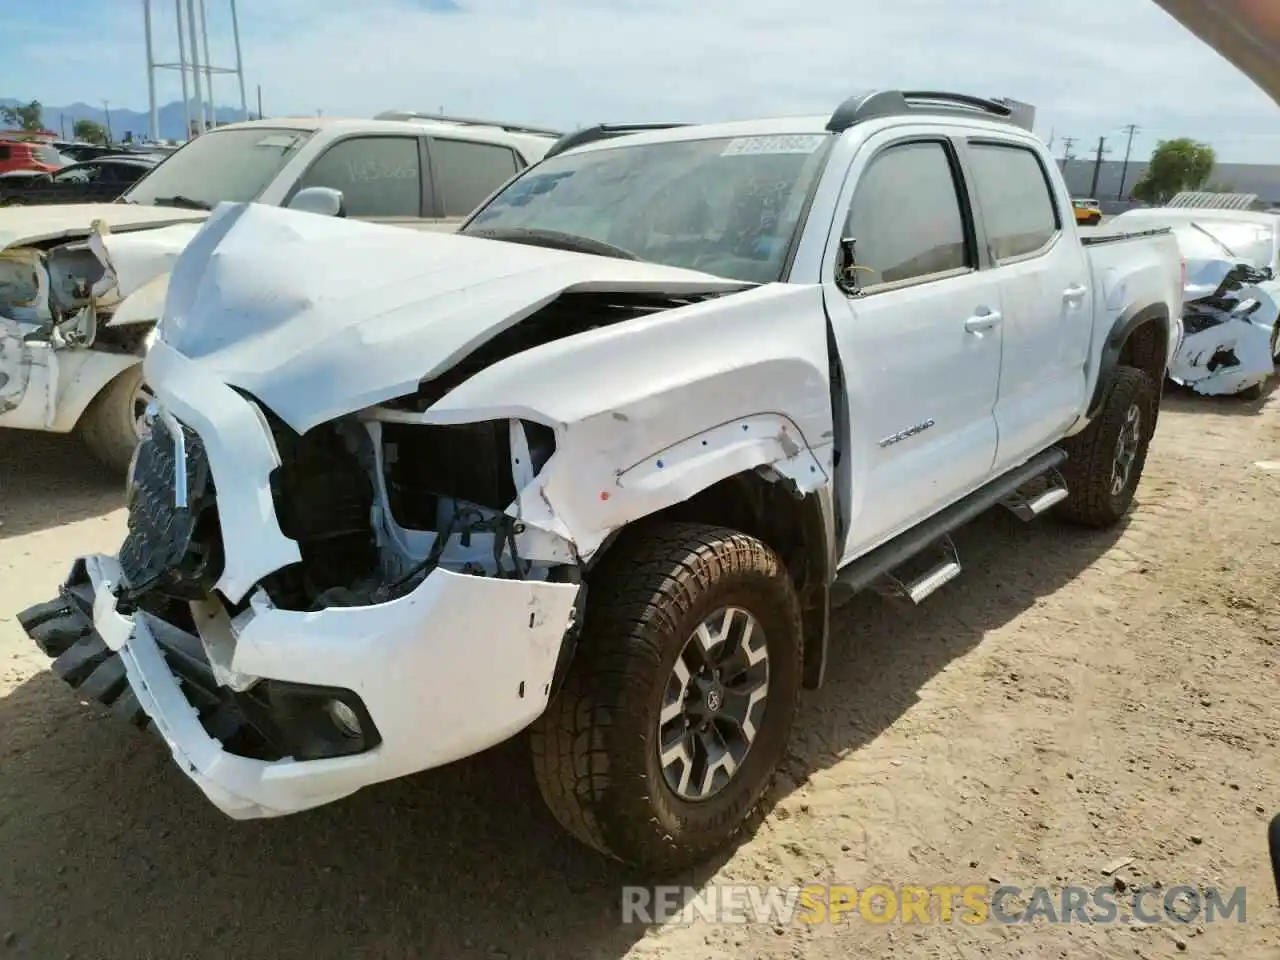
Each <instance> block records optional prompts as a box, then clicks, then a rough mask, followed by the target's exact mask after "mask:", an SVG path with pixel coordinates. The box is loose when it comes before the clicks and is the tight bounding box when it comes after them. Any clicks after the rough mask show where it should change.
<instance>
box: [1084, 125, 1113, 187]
mask: <svg viewBox="0 0 1280 960" xmlns="http://www.w3.org/2000/svg"><path fill="white" fill-rule="evenodd" d="M1109 152H1110V150H1109V149H1108V147H1107V138H1106V137H1099V138H1098V152H1097V153H1096V154H1095V155H1094V158H1093V182H1092V183H1091V184H1089V196H1090V197H1092V198H1095V199H1096V198H1097V196H1098V174H1099V173H1100V172H1101V171H1102V155H1103V154H1104V153H1109Z"/></svg>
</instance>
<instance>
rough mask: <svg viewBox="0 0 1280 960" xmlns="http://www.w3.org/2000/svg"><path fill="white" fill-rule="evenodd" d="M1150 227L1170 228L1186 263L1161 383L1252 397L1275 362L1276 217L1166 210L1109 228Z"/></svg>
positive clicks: (1278, 359) (1278, 309)
mask: <svg viewBox="0 0 1280 960" xmlns="http://www.w3.org/2000/svg"><path fill="white" fill-rule="evenodd" d="M1150 227H1169V228H1171V229H1172V231H1173V234H1174V236H1175V237H1176V238H1177V240H1178V246H1179V248H1180V249H1181V251H1182V255H1183V258H1184V260H1185V262H1186V280H1185V287H1184V291H1183V302H1184V306H1183V317H1182V322H1183V336H1182V340H1181V342H1180V343H1179V345H1178V350H1177V353H1176V354H1175V355H1174V358H1173V362H1172V363H1171V364H1170V366H1169V379H1171V380H1172V381H1173V382H1174V383H1177V384H1178V385H1179V386H1183V387H1188V388H1190V389H1191V390H1194V391H1195V392H1196V393H1200V394H1204V395H1206V396H1226V395H1235V396H1240V397H1244V398H1250V397H1256V396H1258V395H1259V394H1260V393H1261V390H1262V387H1263V385H1264V384H1265V383H1266V382H1267V379H1268V378H1269V377H1271V376H1272V374H1273V373H1274V372H1275V369H1276V367H1277V366H1278V365H1280V324H1278V323H1277V318H1278V317H1280V279H1278V278H1277V275H1276V272H1277V268H1280V217H1278V216H1277V215H1276V214H1273V213H1261V212H1253V211H1239V210H1214V209H1203V208H1181V207H1168V208H1152V209H1143V210H1130V211H1128V212H1127V213H1123V214H1121V215H1120V216H1117V217H1115V218H1114V219H1113V220H1112V221H1111V225H1110V228H1112V229H1119V230H1130V229H1145V228H1150Z"/></svg>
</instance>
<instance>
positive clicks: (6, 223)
mask: <svg viewBox="0 0 1280 960" xmlns="http://www.w3.org/2000/svg"><path fill="white" fill-rule="evenodd" d="M208 216H209V213H208V211H205V210H183V209H180V208H178V207H144V206H141V205H139V204H131V203H65V204H63V203H55V204H45V205H40V204H37V205H34V206H17V207H0V250H6V249H8V248H9V247H16V246H21V245H24V244H29V243H40V242H42V241H46V240H63V239H73V238H79V237H86V236H88V235H89V233H90V232H91V231H92V229H93V222H94V221H95V220H101V221H103V222H104V223H105V224H106V225H107V227H108V228H109V229H112V230H144V229H149V228H152V227H162V226H166V225H167V224H171V223H191V222H198V221H200V220H204V219H205V218H206V217H208Z"/></svg>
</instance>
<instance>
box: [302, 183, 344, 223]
mask: <svg viewBox="0 0 1280 960" xmlns="http://www.w3.org/2000/svg"><path fill="white" fill-rule="evenodd" d="M289 209H290V210H301V211H302V212H303V213H318V214H320V216H322V217H345V216H346V215H347V210H346V203H345V202H344V200H343V197H342V191H341V190H334V189H333V188H332V187H305V188H304V189H302V190H299V191H298V192H297V193H295V194H294V195H293V199H292V200H290V201H289Z"/></svg>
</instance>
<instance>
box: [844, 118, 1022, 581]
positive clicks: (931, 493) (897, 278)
mask: <svg viewBox="0 0 1280 960" xmlns="http://www.w3.org/2000/svg"><path fill="white" fill-rule="evenodd" d="M850 242H851V243H852V247H853V251H854V261H855V263H854V268H853V270H852V272H851V273H850V272H849V271H848V270H847V269H846V270H844V271H843V276H844V278H845V279H844V280H841V279H840V271H839V270H838V269H836V268H834V267H835V266H836V265H834V264H833V265H832V267H833V268H829V269H828V278H827V279H826V281H825V283H824V290H825V295H826V300H827V305H828V306H827V309H828V314H829V316H830V318H831V325H832V330H833V332H834V336H835V340H836V345H837V348H838V351H839V355H840V365H841V375H842V378H843V381H844V392H845V394H846V396H847V404H846V405H845V409H843V410H840V409H837V410H836V416H837V421H838V423H839V422H841V421H842V423H841V425H840V426H838V427H837V430H838V431H839V434H840V435H841V437H842V438H845V448H844V449H843V450H842V451H841V458H840V462H839V463H838V464H837V468H836V470H837V483H838V484H839V489H840V490H841V492H842V494H843V497H844V498H845V499H844V502H845V503H847V504H849V508H848V515H847V516H846V517H845V518H844V521H845V522H846V523H847V524H848V531H849V532H848V535H847V537H846V543H845V551H844V555H845V559H848V558H851V557H853V556H856V555H858V554H860V553H863V552H865V551H866V550H867V549H870V548H872V547H874V546H876V545H877V544H879V543H882V542H884V541H885V540H887V539H889V538H890V537H892V536H894V535H896V534H897V533H900V532H901V531H903V530H905V529H907V528H909V527H910V526H913V525H914V524H916V523H918V522H919V521H920V520H922V519H924V518H926V517H928V516H930V515H931V514H933V513H935V512H937V511H938V510H939V509H941V508H942V507H944V506H946V505H947V504H948V503H950V502H952V501H953V500H955V499H956V498H958V497H960V496H963V495H964V494H965V493H966V492H968V491H970V490H972V489H974V488H976V487H977V486H979V485H981V484H982V483H983V482H984V481H985V480H986V479H987V477H988V476H989V474H990V470H991V463H992V460H993V459H994V457H995V453H996V424H995V413H994V408H995V402H996V387H997V383H998V380H999V373H1000V338H1001V328H1000V311H1001V304H1000V289H999V285H998V283H997V281H996V279H995V277H994V276H993V275H992V273H991V272H990V271H984V270H982V269H980V267H981V256H980V250H979V247H978V241H977V235H976V233H975V226H974V220H973V216H972V213H971V210H970V207H969V203H968V199H967V194H966V188H965V180H964V176H963V174H962V172H961V167H960V161H959V156H958V153H957V146H956V144H955V143H954V142H953V141H952V140H950V139H949V138H945V137H938V136H930V135H924V134H922V135H916V136H913V135H911V134H909V133H904V131H902V130H901V129H898V130H894V131H891V132H887V133H885V134H881V135H879V136H876V137H873V138H871V139H870V140H869V141H868V142H867V144H865V145H864V146H863V148H862V149H861V150H860V151H859V153H858V155H857V157H856V158H855V159H854V161H853V164H852V166H851V168H850V171H849V174H848V177H847V180H846V183H845V186H844V190H843V193H842V196H841V200H840V202H839V207H838V213H837V219H836V223H835V224H834V225H833V234H832V237H831V241H830V242H829V244H828V247H829V249H831V248H839V247H840V246H841V245H842V244H843V246H844V248H845V249H846V250H847V249H848V247H849V245H850ZM849 425H852V427H850V426H849Z"/></svg>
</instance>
